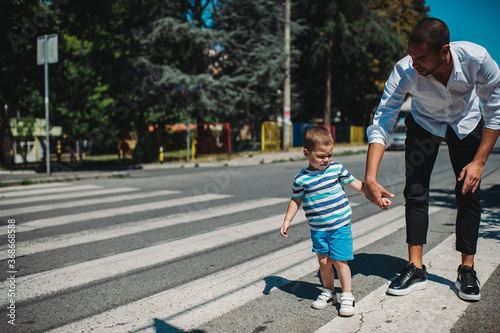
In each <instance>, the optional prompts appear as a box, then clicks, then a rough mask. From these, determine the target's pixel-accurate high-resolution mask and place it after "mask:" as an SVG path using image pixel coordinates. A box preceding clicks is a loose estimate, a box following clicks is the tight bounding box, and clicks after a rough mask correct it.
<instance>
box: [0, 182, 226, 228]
mask: <svg viewBox="0 0 500 333" xmlns="http://www.w3.org/2000/svg"><path fill="white" fill-rule="evenodd" d="M172 193H174V192H172V191H159V192H158V193H156V195H158V194H161V195H165V194H172ZM143 197H147V195H144V196H143ZM227 197H229V196H228V195H222V194H205V195H199V196H193V197H187V198H178V199H171V200H163V201H155V202H149V203H145V204H139V205H131V206H125V207H120V209H117V208H110V209H103V210H97V211H91V212H85V213H80V214H72V215H64V216H59V217H54V218H45V219H39V220H34V221H29V222H26V223H23V224H20V225H19V226H18V227H17V230H18V231H19V232H24V231H33V230H38V229H43V228H49V227H54V226H60V225H64V224H71V223H77V222H82V221H88V220H92V219H103V218H108V217H115V216H123V215H128V214H133V213H138V212H143V211H146V210H158V209H164V208H168V207H175V206H180V205H193V207H192V208H191V209H192V210H193V211H194V210H196V206H195V205H196V204H199V203H202V202H205V201H210V200H220V199H225V198H227ZM112 199H113V201H114V198H112ZM100 202H102V201H100ZM77 205H78V204H77ZM6 233H7V230H3V231H1V232H0V235H2V234H6Z"/></svg>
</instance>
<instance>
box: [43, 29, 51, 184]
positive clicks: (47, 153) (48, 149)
mask: <svg viewBox="0 0 500 333" xmlns="http://www.w3.org/2000/svg"><path fill="white" fill-rule="evenodd" d="M44 37H45V64H44V66H45V132H46V134H47V138H46V140H47V142H46V143H45V159H46V167H47V175H49V176H50V135H49V45H48V44H49V41H48V38H47V37H48V36H47V35H45V36H44Z"/></svg>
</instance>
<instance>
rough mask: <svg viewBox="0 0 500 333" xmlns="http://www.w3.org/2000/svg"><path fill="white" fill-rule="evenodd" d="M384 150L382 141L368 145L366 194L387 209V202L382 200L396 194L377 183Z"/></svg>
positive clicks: (369, 198) (376, 203)
mask: <svg viewBox="0 0 500 333" xmlns="http://www.w3.org/2000/svg"><path fill="white" fill-rule="evenodd" d="M384 151H385V147H384V145H383V144H380V143H371V144H370V145H369V146H368V154H367V155H366V171H365V196H366V198H367V199H368V200H370V201H371V202H373V203H374V204H375V205H377V206H378V207H380V208H382V209H387V204H386V202H384V201H383V200H382V197H384V196H385V197H388V198H394V194H392V193H390V192H389V191H387V190H386V189H385V188H383V187H382V186H381V185H380V184H379V183H377V173H378V168H379V166H380V161H382V157H383V156H384Z"/></svg>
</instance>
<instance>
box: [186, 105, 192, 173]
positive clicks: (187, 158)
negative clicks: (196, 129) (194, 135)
mask: <svg viewBox="0 0 500 333" xmlns="http://www.w3.org/2000/svg"><path fill="white" fill-rule="evenodd" d="M189 116H190V115H189V110H188V112H187V120H186V132H187V137H186V145H187V150H186V162H188V163H189V161H190V158H191V156H190V155H191V151H190V150H191V129H190V128H189V118H190V117H189Z"/></svg>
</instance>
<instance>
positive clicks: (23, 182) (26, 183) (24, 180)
mask: <svg viewBox="0 0 500 333" xmlns="http://www.w3.org/2000/svg"><path fill="white" fill-rule="evenodd" d="M21 185H33V181H32V180H31V179H23V180H22V182H21Z"/></svg>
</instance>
